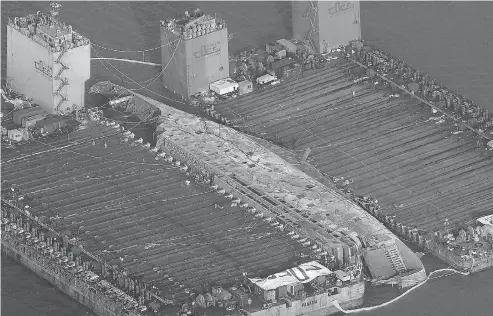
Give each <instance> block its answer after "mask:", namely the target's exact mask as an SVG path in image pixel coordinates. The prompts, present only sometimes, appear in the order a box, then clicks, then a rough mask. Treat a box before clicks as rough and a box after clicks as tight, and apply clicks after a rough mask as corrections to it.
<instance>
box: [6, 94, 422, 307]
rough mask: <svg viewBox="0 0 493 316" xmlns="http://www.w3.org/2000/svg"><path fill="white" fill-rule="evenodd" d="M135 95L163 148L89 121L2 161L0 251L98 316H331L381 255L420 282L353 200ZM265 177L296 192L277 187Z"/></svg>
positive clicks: (240, 139)
mask: <svg viewBox="0 0 493 316" xmlns="http://www.w3.org/2000/svg"><path fill="white" fill-rule="evenodd" d="M137 96H138V95H137ZM138 97H141V98H142V99H144V100H145V101H146V102H149V103H151V104H155V105H156V106H157V107H159V108H160V111H161V113H164V118H163V121H162V124H161V125H160V132H161V135H160V136H159V140H158V145H157V147H154V148H150V145H149V144H143V141H142V139H135V137H134V134H133V133H132V132H130V131H125V132H124V133H123V132H121V131H120V130H121V127H120V126H118V124H115V123H114V122H113V123H111V124H109V123H107V124H96V123H94V122H88V123H86V125H83V128H82V129H81V130H79V131H76V132H74V133H72V134H71V135H70V137H69V138H67V137H57V138H52V139H45V140H38V141H34V142H32V143H30V144H26V145H24V146H21V147H18V148H16V149H15V150H14V149H12V150H10V149H6V150H3V151H2V153H3V156H2V175H3V179H4V180H6V181H9V182H4V183H3V185H2V230H3V234H2V249H3V251H4V252H6V253H7V254H9V255H11V256H12V257H14V258H16V259H18V260H20V261H21V262H22V263H23V264H24V265H26V266H27V267H29V268H30V269H32V270H33V271H35V272H37V273H38V274H39V275H41V276H42V277H44V278H45V279H47V280H49V281H50V282H52V283H53V284H54V285H56V286H57V287H58V288H60V289H61V290H62V291H64V292H65V293H67V294H69V295H70V296H72V297H73V298H75V299H77V300H78V301H79V302H81V303H83V304H85V305H86V306H89V307H90V308H92V309H93V310H94V311H95V312H96V313H97V314H99V315H123V314H130V315H134V314H135V315H137V314H139V313H147V312H143V311H145V310H146V309H155V310H159V314H162V315H164V314H168V313H170V312H171V313H179V314H186V313H187V312H188V311H190V312H192V313H194V314H200V313H203V312H205V313H211V314H213V315H215V314H218V313H219V314H220V313H222V312H221V310H223V309H224V308H226V309H227V310H229V311H230V312H229V313H230V314H234V315H241V313H243V314H245V313H246V315H255V316H257V315H264V314H265V313H272V312H276V313H281V314H283V315H302V314H303V315H304V314H309V315H312V314H313V315H318V314H320V313H323V314H327V313H333V312H337V309H336V308H335V307H334V306H333V305H332V304H331V302H334V301H337V302H339V303H340V304H341V306H342V307H343V308H353V307H356V306H358V305H361V304H362V302H363V295H364V282H363V266H362V262H363V260H362V258H363V257H364V258H365V260H366V264H365V266H366V268H368V269H369V270H370V271H371V270H372V269H371V266H372V263H371V262H373V261H371V260H372V259H371V258H370V257H371V254H372V253H376V252H378V251H379V252H382V251H383V253H384V254H383V255H382V256H377V257H378V259H377V260H379V261H380V262H381V263H382V262H383V263H384V264H383V267H384V269H385V270H387V271H386V273H388V276H389V277H395V276H398V278H399V280H394V281H393V282H395V283H398V284H400V285H401V286H403V287H406V286H411V285H414V284H416V283H418V282H420V281H421V280H423V279H424V277H425V272H424V268H423V266H422V264H421V262H420V261H419V259H417V257H416V256H415V254H414V253H413V252H412V251H410V250H409V249H408V248H407V247H406V246H404V245H403V244H402V243H401V242H400V241H399V240H397V239H396V238H395V236H394V235H393V234H392V233H390V231H388V230H387V229H386V228H385V227H383V226H382V225H381V224H379V223H378V222H377V221H376V220H374V219H372V218H371V217H368V216H365V213H364V212H363V211H360V208H359V207H358V206H356V205H355V204H354V203H350V202H348V201H346V200H345V199H344V198H343V197H341V196H339V195H337V194H336V193H334V192H332V191H331V190H327V189H326V188H323V187H322V186H320V185H319V184H317V183H316V182H315V181H313V180H311V179H310V178H309V177H308V176H306V175H304V174H303V173H300V172H299V171H297V170H296V169H294V168H292V167H290V166H288V165H286V164H285V162H284V161H283V160H281V159H280V158H279V157H277V156H275V155H273V154H271V153H269V152H268V151H267V150H265V149H262V148H261V147H258V145H256V144H255V143H253V142H252V141H251V140H248V139H246V138H244V136H242V135H241V134H239V133H236V132H235V131H233V130H232V129H228V128H226V127H220V126H218V125H217V124H215V123H213V122H207V123H206V122H204V123H203V124H197V123H198V122H197V120H198V121H199V122H202V120H201V119H200V118H198V117H195V116H192V115H189V114H186V113H184V112H181V111H178V110H175V109H172V108H170V107H167V106H165V105H162V104H159V103H156V102H153V101H152V100H150V99H147V98H145V97H143V96H138ZM107 125H108V126H107ZM209 128H211V129H212V130H216V129H220V130H221V133H227V134H217V135H215V136H214V134H213V133H211V131H210V130H209ZM225 135H227V137H228V138H229V139H231V142H230V141H229V140H228V141H224V139H223V137H224V136H225ZM205 138H208V140H209V141H211V143H210V145H208V147H200V146H196V145H193V144H196V143H197V142H200V143H202V144H205V142H204V140H205ZM233 142H234V144H232V143H233ZM190 146H195V147H193V149H194V150H193V151H192V150H191V149H192V147H190ZM221 147H223V148H224V152H223V151H218V150H217V149H218V148H221ZM238 148H240V151H238V150H239V149H238ZM213 149H214V150H213ZM209 150H212V151H211V152H210V153H209ZM243 151H246V152H248V151H252V152H253V155H250V154H249V155H247V156H245V155H246V154H245V153H243ZM256 155H259V156H256ZM199 156H200V157H203V158H201V159H198V158H197V157H199ZM235 157H236V158H235ZM238 159H241V160H242V159H247V160H248V161H250V162H251V163H250V164H247V165H245V164H243V163H241V162H240V160H238ZM252 164H258V166H252ZM225 165H226V166H228V168H226V169H225V168H224V166H225ZM270 169H271V170H272V171H274V172H276V175H275V176H276V177H281V178H282V179H285V181H287V183H286V185H287V186H288V189H285V190H282V192H279V193H277V194H276V193H274V192H273V191H272V189H274V191H277V190H278V189H279V188H278V187H275V186H274V187H272V184H273V183H272V182H273V181H272V179H273V178H272V175H269V173H270V172H271V171H269V170H270ZM226 170H232V171H233V172H234V173H235V174H233V172H232V171H229V172H227V173H226ZM247 170H252V171H251V172H250V171H249V172H247ZM248 174H252V175H253V178H249V179H248V178H246V175H248ZM34 175H35V176H34ZM248 181H251V183H250V184H248V183H247V182H248ZM265 181H267V182H265ZM299 187H301V189H300V188H299ZM296 201H297V202H296ZM319 203H322V204H323V205H324V207H322V208H321V207H320V206H317V204H319ZM331 203H334V204H331ZM337 208H340V209H341V210H345V211H344V212H349V213H347V214H348V215H344V214H346V213H344V212H343V213H344V214H343V213H341V212H340V211H337ZM347 216H350V217H354V221H352V220H350V219H349V217H347ZM352 223H354V224H352ZM385 253H387V254H389V256H388V257H386V256H385ZM391 254H392V256H394V257H391ZM368 263H370V264H368ZM204 267H206V269H207V270H204ZM293 268H295V270H286V269H293ZM313 269H315V272H310V270H312V271H313ZM281 271H288V272H289V271H295V272H289V273H288V274H286V273H284V272H283V273H278V272H281ZM296 271H299V273H301V274H300V275H298V272H296ZM316 271H319V272H316ZM276 273H277V274H276ZM314 273H315V274H314ZM303 275H304V276H303ZM266 277H267V278H266ZM273 279H278V281H279V282H274V283H272V282H271V281H269V280H273ZM221 293H222V294H221ZM228 293H229V295H228ZM235 293H237V294H235ZM238 293H239V294H238ZM232 295H234V296H232ZM238 295H239V296H238Z"/></svg>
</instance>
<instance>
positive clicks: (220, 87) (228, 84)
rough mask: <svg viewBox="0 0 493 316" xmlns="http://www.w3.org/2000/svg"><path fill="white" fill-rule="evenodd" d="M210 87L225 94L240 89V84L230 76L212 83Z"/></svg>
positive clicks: (220, 93) (218, 92)
mask: <svg viewBox="0 0 493 316" xmlns="http://www.w3.org/2000/svg"><path fill="white" fill-rule="evenodd" d="M210 89H211V90H212V91H214V92H215V93H217V94H219V95H224V94H227V93H231V92H234V91H238V89H239V84H238V83H237V82H236V81H234V80H232V79H230V78H226V79H221V80H218V81H215V82H213V83H211V84H210Z"/></svg>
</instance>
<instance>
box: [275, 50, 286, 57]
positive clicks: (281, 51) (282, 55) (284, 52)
mask: <svg viewBox="0 0 493 316" xmlns="http://www.w3.org/2000/svg"><path fill="white" fill-rule="evenodd" d="M274 55H275V56H276V58H277V59H283V58H284V57H286V50H285V49H282V50H279V51H277V52H275V54H274Z"/></svg>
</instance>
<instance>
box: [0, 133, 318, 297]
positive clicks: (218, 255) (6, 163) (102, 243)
mask: <svg viewBox="0 0 493 316" xmlns="http://www.w3.org/2000/svg"><path fill="white" fill-rule="evenodd" d="M154 158H155V157H154V155H152V153H150V152H149V150H148V149H146V148H145V147H143V146H142V145H134V146H131V145H128V143H127V144H122V134H121V133H120V132H118V131H116V132H115V129H114V128H111V127H106V126H102V125H94V126H89V127H88V128H86V129H85V130H81V131H77V132H74V133H72V134H70V136H69V137H67V136H65V137H62V138H60V137H59V138H55V139H51V140H43V141H39V142H36V141H34V142H33V143H31V144H27V145H24V146H20V147H18V148H17V149H3V150H2V178H3V180H7V181H9V182H11V183H14V184H16V185H17V187H18V188H19V189H20V190H21V191H22V192H24V193H25V194H28V195H29V196H31V197H32V198H35V199H37V200H39V203H42V204H44V205H47V206H48V207H46V208H44V210H41V209H40V210H39V211H38V212H37V213H35V214H33V215H36V216H37V217H38V218H40V219H41V218H43V217H44V218H45V219H46V221H47V222H49V223H50V224H49V225H50V226H51V227H53V228H54V229H55V230H56V231H57V232H63V233H64V234H70V233H72V234H75V235H78V236H79V238H80V242H81V244H82V245H83V247H84V249H85V250H86V251H88V252H90V253H92V254H93V255H94V256H95V257H96V258H100V259H101V260H103V261H105V262H108V263H109V264H111V265H118V266H120V267H121V268H123V269H125V270H126V271H128V273H129V274H131V275H135V276H140V277H142V278H143V281H146V282H149V281H153V283H154V285H155V286H157V287H158V288H159V289H160V290H161V291H162V293H163V295H167V294H175V295H177V296H179V295H187V296H188V294H185V292H184V290H185V289H186V288H190V289H196V288H197V287H199V286H202V285H205V284H211V283H219V284H221V283H229V282H231V281H232V280H234V279H235V278H237V277H240V276H241V275H242V273H243V272H250V273H251V274H252V275H256V274H257V272H258V271H262V270H265V269H267V270H270V269H275V268H277V267H280V266H286V265H288V266H289V265H290V262H292V261H294V260H296V259H299V255H300V253H304V254H306V255H307V256H308V255H310V254H311V251H310V249H307V248H303V247H302V246H301V245H300V244H299V243H297V242H295V241H293V240H291V239H289V238H288V237H287V236H285V234H283V233H282V232H280V231H278V230H276V229H275V228H272V227H271V226H269V225H268V224H267V223H265V222H263V221H259V220H256V219H254V216H253V215H251V214H249V213H247V212H245V211H244V210H241V209H239V208H237V207H231V202H230V201H228V200H227V199H226V198H224V197H222V196H219V195H217V194H215V193H214V192H213V191H211V190H210V189H209V188H208V187H203V186H201V185H199V184H194V182H193V181H192V182H190V184H189V185H187V182H186V181H187V180H188V179H189V177H188V176H187V175H186V174H185V173H184V172H182V171H180V169H179V167H177V166H175V165H171V164H167V163H165V162H164V161H162V160H160V161H156V160H155V159H154ZM168 291H169V292H170V293H169V292H168Z"/></svg>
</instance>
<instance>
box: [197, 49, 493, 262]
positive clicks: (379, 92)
mask: <svg viewBox="0 0 493 316" xmlns="http://www.w3.org/2000/svg"><path fill="white" fill-rule="evenodd" d="M356 44H357V45H354V46H351V45H350V46H346V47H341V49H340V51H341V52H342V53H341V52H339V53H337V56H338V59H337V60H335V61H330V62H328V63H327V65H326V66H325V67H322V68H320V69H317V70H310V71H306V72H304V73H303V75H302V76H301V77H299V78H297V79H294V80H289V81H287V82H285V83H282V84H280V85H276V86H274V87H269V88H268V89H264V90H260V91H257V92H254V93H250V94H247V95H243V96H239V97H237V98H235V99H233V100H230V101H227V102H222V103H221V102H217V103H215V104H214V106H213V108H211V107H209V108H206V109H205V113H207V114H209V115H211V117H213V118H214V119H217V120H219V121H222V122H225V123H226V124H227V125H230V126H233V127H234V128H236V129H237V130H239V131H242V132H244V133H247V134H250V135H255V136H257V137H261V138H263V139H266V140H269V141H271V142H273V143H275V144H278V145H281V146H283V147H284V148H287V149H290V150H294V151H296V152H297V153H298V156H299V159H300V160H303V159H302V158H301V156H302V155H303V154H308V155H307V156H308V157H306V158H307V159H306V162H307V163H310V164H312V165H313V166H314V167H316V168H317V169H318V170H319V171H320V172H321V173H322V174H324V175H325V176H326V178H327V179H330V180H331V181H332V182H333V183H334V185H336V186H338V187H339V188H340V189H341V190H343V191H345V192H346V194H347V196H348V197H350V198H351V199H353V200H354V201H356V202H357V203H358V204H360V205H361V206H363V207H364V208H365V209H367V210H368V212H370V213H371V214H372V215H374V216H375V217H377V218H378V219H379V220H381V221H382V222H383V223H385V225H386V226H387V227H389V228H390V229H391V230H393V231H394V232H395V233H397V234H398V235H400V236H401V237H402V238H404V239H407V240H409V241H412V242H415V243H416V244H417V245H419V246H420V247H424V248H425V249H427V250H429V251H431V252H433V253H434V254H435V255H437V256H438V257H439V258H441V259H442V260H445V261H446V262H447V263H449V264H451V265H452V266H454V267H457V268H460V269H469V268H471V264H472V262H475V265H474V267H473V268H472V270H473V271H479V270H482V269H485V268H488V267H490V266H492V265H493V252H492V244H493V239H492V235H491V234H489V233H487V232H486V231H487V230H486V229H484V228H483V227H484V225H482V224H480V223H477V222H476V219H477V218H479V217H481V216H484V215H488V214H489V213H488V212H489V211H490V205H491V204H492V203H493V197H492V195H491V188H492V186H493V184H492V180H491V179H492V177H491V176H492V175H493V168H492V165H491V159H492V152H491V151H488V149H489V148H490V147H491V145H490V144H491V143H492V141H491V139H492V138H493V134H492V133H490V132H491V128H492V121H491V119H492V116H491V114H489V113H488V111H483V110H481V108H477V107H475V106H472V105H471V104H469V103H468V102H466V101H464V100H463V99H462V98H461V97H460V96H457V95H456V94H452V93H450V92H447V91H446V89H445V88H444V87H443V86H440V85H438V84H436V83H435V81H434V80H431V79H430V78H429V77H428V76H426V75H424V74H420V73H419V72H417V71H414V70H412V69H411V68H410V67H408V66H406V65H404V64H402V63H401V62H397V61H396V60H397V59H395V58H393V57H392V59H393V60H394V61H393V63H392V62H390V57H386V54H385V53H383V52H381V51H379V50H378V49H375V48H372V47H366V46H365V45H362V44H361V43H360V42H359V43H356ZM355 47H357V48H355ZM413 81H415V82H417V83H413ZM454 112H455V113H454ZM479 175H481V176H479ZM377 199H378V200H377ZM465 231H469V233H466V235H464V234H463V233H461V232H465ZM479 231H481V232H479ZM459 235H460V236H462V237H459Z"/></svg>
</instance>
